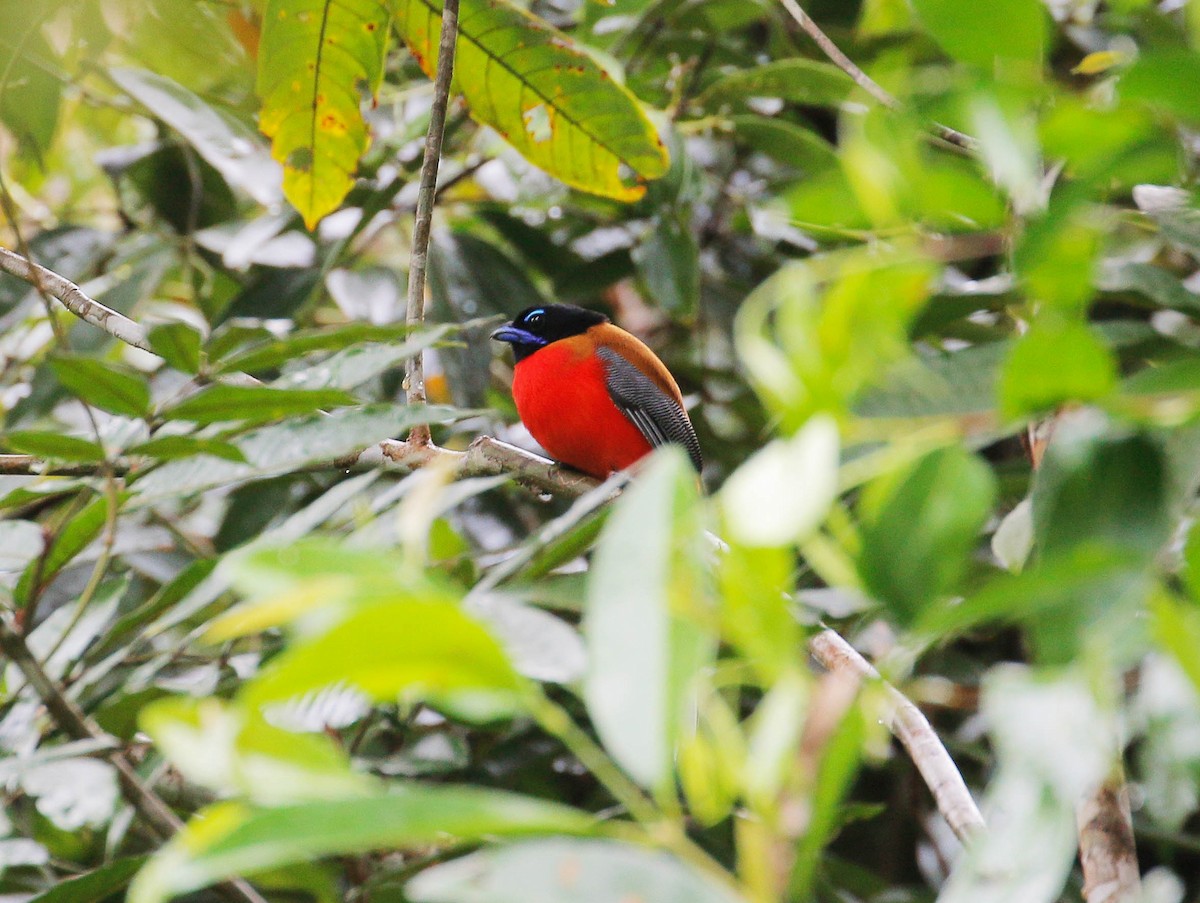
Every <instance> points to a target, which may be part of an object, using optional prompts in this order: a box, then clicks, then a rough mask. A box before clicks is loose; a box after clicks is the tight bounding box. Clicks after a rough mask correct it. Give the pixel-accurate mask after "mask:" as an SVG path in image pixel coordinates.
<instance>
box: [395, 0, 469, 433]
mask: <svg viewBox="0 0 1200 903" xmlns="http://www.w3.org/2000/svg"><path fill="white" fill-rule="evenodd" d="M457 37H458V0H445V3H443V4H442V34H441V40H440V41H439V43H438V61H437V73H436V75H435V77H434V80H433V107H432V108H431V109H430V111H429V130H428V131H427V132H426V133H425V157H424V159H423V160H422V161H421V182H420V185H419V188H418V191H417V212H416V215H415V216H414V217H413V238H412V254H411V256H410V258H409V260H410V263H409V267H408V310H407V314H406V319H407V321H408V325H409V326H411V327H419V326H420V325H421V324H422V323H423V322H424V321H425V271H426V268H427V266H428V263H429V234H430V229H431V226H432V222H433V205H434V201H435V200H436V198H437V175H438V164H439V163H440V162H441V158H442V136H443V134H444V132H445V129H446V106H447V104H448V103H449V100H450V79H451V76H452V75H453V74H454V42H455V39H456V38H457ZM422 359H423V355H422V352H420V351H417V352H416V353H415V354H414V355H413V356H412V357H411V358H410V359H409V361H408V366H407V368H406V372H405V377H406V379H405V382H406V383H407V387H408V403H409V404H424V403H425V369H424V364H423V360H422ZM408 438H409V442H411V443H413V444H415V445H429V444H430V437H429V426H428V425H426V424H422V425H420V426H415V427H413V429H412V432H410V433H409V437H408Z"/></svg>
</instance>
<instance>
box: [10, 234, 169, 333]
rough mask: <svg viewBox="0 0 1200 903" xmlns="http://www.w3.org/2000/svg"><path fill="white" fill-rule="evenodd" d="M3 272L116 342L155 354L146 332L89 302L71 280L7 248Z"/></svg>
mask: <svg viewBox="0 0 1200 903" xmlns="http://www.w3.org/2000/svg"><path fill="white" fill-rule="evenodd" d="M0 271H3V272H5V273H8V274H9V275H11V276H16V277H17V278H18V279H21V280H23V281H25V282H28V283H29V284H30V285H32V286H34V287H35V288H38V289H40V290H42V291H45V292H49V293H50V294H51V295H52V296H53V297H55V298H57V299H58V300H59V301H61V302H62V303H63V306H64V307H66V308H67V310H69V311H70V312H71V313H73V314H75V316H77V317H79V318H80V319H81V320H86V321H87V322H88V323H91V324H92V325H93V326H95V327H97V328H99V329H103V330H104V331H105V332H107V333H108V334H109V335H110V336H112V337H113V338H114V339H118V340H120V341H122V342H124V343H125V344H127V345H132V346H133V347H134V348H141V349H142V350H143V351H151V353H153V351H152V350H151V348H150V339H149V337H148V336H147V335H146V330H144V329H142V327H141V326H139V325H138V324H137V323H135V322H134V321H133V320H131V319H129V317H127V316H125V315H124V314H121V313H117V311H115V310H113V309H112V308H110V307H105V306H104V305H103V304H101V303H100V302H99V301H96V300H95V299H93V298H89V297H88V296H87V295H85V294H84V293H83V291H82V290H81V289H80V288H79V286H77V285H76V284H75V283H74V282H71V281H70V280H69V279H64V278H63V277H62V276H60V275H58V273H55V272H53V271H52V270H48V269H46V268H45V267H43V266H39V265H38V264H36V263H32V262H31V261H28V260H26V259H25V258H24V257H22V256H21V255H20V254H14V253H13V252H12V251H10V250H8V249H7V248H0Z"/></svg>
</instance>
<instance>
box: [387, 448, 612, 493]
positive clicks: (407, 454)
mask: <svg viewBox="0 0 1200 903" xmlns="http://www.w3.org/2000/svg"><path fill="white" fill-rule="evenodd" d="M380 450H381V451H382V453H383V456H384V457H385V458H387V459H388V460H390V461H392V462H393V463H395V464H399V465H401V466H403V467H406V468H409V469H415V468H418V467H427V466H428V465H430V464H432V463H433V462H434V461H445V462H449V463H450V465H452V467H453V472H454V475H455V476H456V477H459V478H461V477H493V476H511V477H513V478H514V479H515V480H516V481H517V482H518V483H520V484H521V485H523V486H525V487H527V488H529V489H531V490H533V491H535V492H538V493H553V494H557V495H567V496H572V497H574V496H580V495H583V494H584V493H585V492H588V491H589V490H591V489H595V488H596V487H597V486H599V485H600V484H599V483H598V482H597V481H596V480H595V479H593V478H592V477H589V476H587V475H586V474H582V473H580V472H579V471H577V470H572V469H571V468H569V467H566V466H564V465H562V464H559V463H557V462H555V461H551V460H550V459H549V458H543V457H541V456H540V455H534V454H531V453H530V452H527V451H524V450H522V449H519V448H517V447H516V446H515V445H509V444H508V443H507V442H501V441H500V440H499V439H493V438H492V437H491V436H480V437H478V438H477V439H475V441H473V442H472V443H471V444H470V445H469V446H467V450H466V451H463V452H460V451H452V450H451V449H448V448H439V447H438V446H436V445H432V444H431V445H420V444H417V443H414V442H411V441H409V442H401V441H398V440H392V439H387V440H384V441H383V442H382V443H380Z"/></svg>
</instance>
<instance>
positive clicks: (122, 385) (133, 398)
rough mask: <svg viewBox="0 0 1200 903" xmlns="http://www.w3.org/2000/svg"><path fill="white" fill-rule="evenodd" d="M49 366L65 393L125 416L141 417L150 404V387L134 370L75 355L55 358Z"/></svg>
mask: <svg viewBox="0 0 1200 903" xmlns="http://www.w3.org/2000/svg"><path fill="white" fill-rule="evenodd" d="M50 367H51V368H52V369H53V370H54V375H55V376H57V377H58V381H59V382H60V383H62V385H63V387H64V388H65V389H66V390H67V391H68V392H70V393H71V394H72V395H75V396H77V397H79V398H82V399H83V400H84V401H86V402H87V403H88V404H93V405H95V406H96V407H98V408H103V409H104V410H106V411H110V412H112V413H113V414H123V415H125V416H127V417H141V416H143V415H144V414H145V413H146V411H147V410H148V409H149V407H150V387H149V385H147V384H146V378H145V377H144V376H142V375H141V374H140V373H138V372H136V371H134V370H130V369H128V368H125V367H117V366H115V365H113V364H106V363H103V362H102V361H98V360H96V359H95V358H90V357H79V356H70V357H67V356H62V357H56V358H54V360H52V361H51V362H50Z"/></svg>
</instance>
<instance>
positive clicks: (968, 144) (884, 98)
mask: <svg viewBox="0 0 1200 903" xmlns="http://www.w3.org/2000/svg"><path fill="white" fill-rule="evenodd" d="M779 2H780V3H782V4H783V8H784V9H786V10H787V11H788V13H789V14H790V15H791V17H792V18H793V19H795V20H796V24H797V25H799V26H800V27H801V28H803V29H804V31H805V32H806V33H807V34H808V36H809V37H810V38H812V39H813V41H815V42H816V45H817V46H818V47H820V48H821V52H822V53H824V54H825V55H826V56H827V57H829V59H830V60H832V61H833V63H834V64H835V65H836V66H837V67H838V68H839V69H841V70H842V71H843V72H845V73H846V74H847V75H849V76H850V77H851V78H852V79H854V83H855V84H856V85H858V86H859V87H860V88H862V89H863V90H864V91H866V92H867V93H868V94H870V95H871V96H872V97H874V98H875V99H876V100H877V101H879V102H880V103H881V104H883V105H884V106H885V107H887V108H888V109H890V110H898V109H900V106H901V104H900V101H898V100H897V99H896V98H895V97H893V96H892V95H891V94H890V93H889V92H888V91H887V89H885V88H884V87H883V86H882V85H880V84H879V82H877V81H875V79H873V78H871V76H869V75H867V73H865V72H863V71H862V70H861V69H860V68H858V66H857V65H856V64H855V62H854V60H852V59H850V57H848V56H846V54H844V53H842V51H841V49H840V48H839V47H838V45H837V44H835V43H833V41H831V40H830V38H829V35H827V34H825V32H823V31H822V30H821V27H820V26H819V25H817V23H816V22H814V21H813V20H812V17H811V16H810V15H809V14H808V13H806V12H805V11H804V10H803V9H802V8H801V6H800V4H799V3H797V2H796V0H779ZM933 131H934V134H936V135H937V137H939V138H941V139H942V140H943V141H945V142H946V143H947V144H952V145H954V146H955V147H958V148H962V149H963V150H967V151H975V150H978V149H979V142H978V141H976V140H975V139H974V138H972V137H971V136H970V135H964V134H963V133H962V132H960V131H957V130H955V129H952V128H950V127H949V126H945V125H940V124H938V123H934V125H933Z"/></svg>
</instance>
